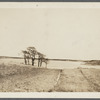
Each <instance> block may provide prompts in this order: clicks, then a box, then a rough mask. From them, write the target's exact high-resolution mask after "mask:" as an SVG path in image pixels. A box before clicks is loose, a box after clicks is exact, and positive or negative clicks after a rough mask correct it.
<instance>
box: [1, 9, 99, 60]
mask: <svg viewBox="0 0 100 100" xmlns="http://www.w3.org/2000/svg"><path fill="white" fill-rule="evenodd" d="M28 46H34V47H36V49H37V50H38V51H40V52H42V53H44V54H45V55H47V57H48V58H66V59H100V8H59V9H57V8H48V9H47V8H9V9H7V8H0V56H19V55H18V54H19V53H20V52H21V50H24V49H25V48H27V47H28Z"/></svg>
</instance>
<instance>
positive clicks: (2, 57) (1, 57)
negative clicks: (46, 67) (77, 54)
mask: <svg viewBox="0 0 100 100" xmlns="http://www.w3.org/2000/svg"><path fill="white" fill-rule="evenodd" d="M5 58H12V59H24V58H23V57H10V56H0V59H5ZM35 59H38V58H35ZM46 59H48V60H53V61H75V62H81V61H82V62H87V61H91V60H74V59H49V58H46Z"/></svg>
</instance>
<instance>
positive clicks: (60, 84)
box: [0, 58, 100, 92]
mask: <svg viewBox="0 0 100 100" xmlns="http://www.w3.org/2000/svg"><path fill="white" fill-rule="evenodd" d="M0 92H100V66H90V65H85V64H84V62H72V61H49V63H48V65H47V68H46V67H45V64H43V65H42V67H41V68H38V67H37V61H35V66H31V65H24V62H23V59H8V58H7V59H0Z"/></svg>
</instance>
